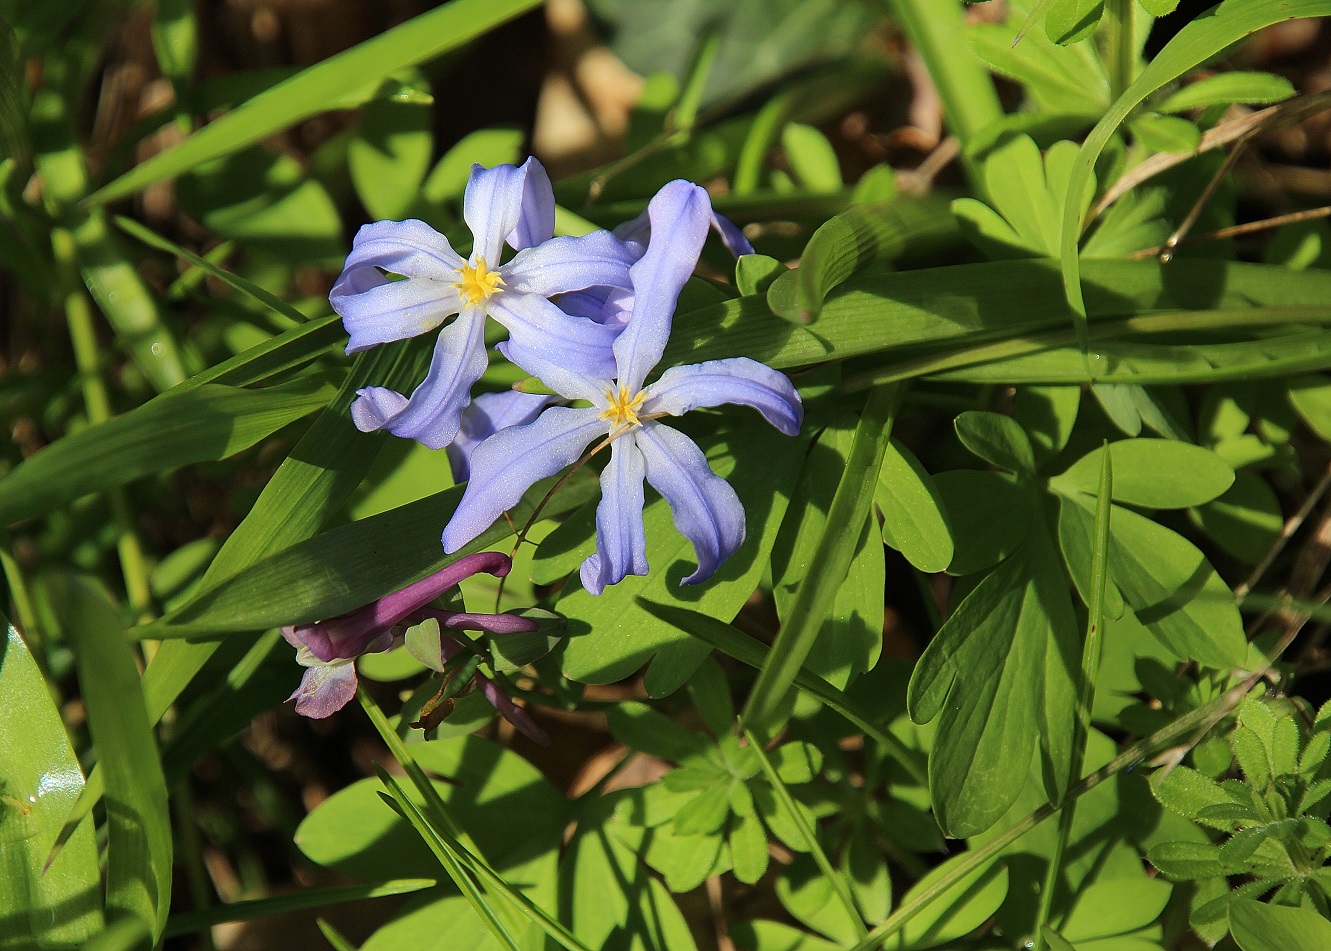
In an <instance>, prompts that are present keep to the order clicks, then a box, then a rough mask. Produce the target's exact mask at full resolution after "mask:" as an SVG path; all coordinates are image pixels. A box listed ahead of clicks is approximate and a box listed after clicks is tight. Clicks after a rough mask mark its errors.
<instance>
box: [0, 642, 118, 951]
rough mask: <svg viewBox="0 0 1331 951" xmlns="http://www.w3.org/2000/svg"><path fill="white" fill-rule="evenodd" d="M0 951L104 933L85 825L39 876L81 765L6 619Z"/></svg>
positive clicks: (1, 682) (75, 943)
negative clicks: (102, 931)
mask: <svg viewBox="0 0 1331 951" xmlns="http://www.w3.org/2000/svg"><path fill="white" fill-rule="evenodd" d="M0 697H4V702H3V703H0V750H3V751H4V754H3V767H2V772H0V796H2V797H3V800H0V951H27V949H29V948H43V949H51V951H78V949H80V948H82V947H83V946H84V944H85V942H87V941H88V940H89V939H90V938H91V937H92V936H93V935H94V934H96V933H97V932H99V931H101V929H102V878H101V873H100V872H99V870H98V863H97V842H96V839H95V837H94V835H93V828H92V820H90V819H89V820H85V821H84V822H83V823H82V824H81V825H80V826H79V829H78V832H77V833H76V834H75V835H74V836H73V838H72V839H71V840H70V841H69V844H68V845H67V846H66V847H65V849H64V851H63V852H62V853H61V854H60V855H59V856H58V857H57V858H56V860H55V861H54V862H52V863H51V867H50V868H48V869H45V870H43V867H42V866H43V864H44V863H45V862H46V855H47V852H48V851H49V849H50V847H51V843H52V842H53V841H55V838H56V835H57V834H58V833H59V832H60V828H61V826H62V825H63V824H64V820H65V816H66V815H67V814H68V813H69V810H70V808H71V807H72V806H73V804H74V802H75V800H76V799H78V795H79V790H81V789H82V788H83V773H82V772H81V771H80V769H79V763H78V760H77V759H75V758H74V751H73V750H72V749H70V746H69V737H68V736H67V735H66V734H65V726H64V724H63V723H62V722H61V721H60V712H59V711H58V710H57V709H56V706H55V702H54V701H53V699H52V697H51V692H50V689H49V688H48V687H47V685H46V680H45V678H43V677H42V673H41V671H40V670H39V669H38V667H37V664H36V662H35V661H34V660H33V658H32V654H31V653H29V651H28V645H27V644H25V643H24V642H23V638H22V637H21V636H20V635H19V632H18V631H17V630H16V629H15V628H14V627H12V626H9V625H8V623H7V622H6V632H5V640H4V641H3V642H0Z"/></svg>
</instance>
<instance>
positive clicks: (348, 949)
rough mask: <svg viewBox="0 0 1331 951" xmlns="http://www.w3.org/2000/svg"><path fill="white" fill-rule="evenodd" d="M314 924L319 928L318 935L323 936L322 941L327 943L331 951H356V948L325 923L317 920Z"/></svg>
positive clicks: (340, 933)
mask: <svg viewBox="0 0 1331 951" xmlns="http://www.w3.org/2000/svg"><path fill="white" fill-rule="evenodd" d="M315 923H316V924H318V926H319V933H320V934H322V935H323V936H324V940H325V941H327V942H328V944H329V945H330V946H331V947H332V949H333V951H356V946H355V945H354V944H352V943H351V942H350V941H348V940H347V938H346V936H345V935H344V934H342V932H340V931H338V930H337V929H336V928H334V927H333V926H332V925H331V924H329V923H328V922H327V921H324V920H323V919H322V918H319V919H316V922H315Z"/></svg>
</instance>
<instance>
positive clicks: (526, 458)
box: [443, 406, 606, 552]
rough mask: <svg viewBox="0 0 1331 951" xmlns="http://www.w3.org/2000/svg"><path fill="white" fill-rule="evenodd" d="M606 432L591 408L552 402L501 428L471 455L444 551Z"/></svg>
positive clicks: (463, 541) (471, 534)
mask: <svg viewBox="0 0 1331 951" xmlns="http://www.w3.org/2000/svg"><path fill="white" fill-rule="evenodd" d="M605 434H606V426H605V420H603V419H601V418H600V417H599V415H598V413H597V411H596V410H595V409H570V408H568V407H565V406H552V407H550V408H549V409H547V410H546V411H545V412H544V413H542V414H541V415H540V416H538V417H537V418H536V420H535V422H531V423H528V424H527V425H525V426H512V427H510V428H508V429H503V430H500V431H499V432H497V433H495V434H494V435H493V436H491V437H490V438H489V439H487V440H486V441H485V442H483V443H481V445H480V446H479V447H477V449H476V452H474V453H473V454H472V457H471V481H470V482H468V483H467V490H466V491H465V492H464V493H463V495H462V501H461V502H459V503H458V507H457V509H456V511H454V513H453V517H452V518H451V519H449V521H448V525H447V526H445V528H444V536H443V542H444V551H446V552H455V551H457V550H458V549H459V548H461V547H462V546H463V545H465V544H467V542H469V541H471V540H472V539H473V538H475V537H476V536H477V535H480V534H481V533H482V532H484V531H485V530H486V529H487V528H489V527H490V526H491V525H492V524H494V521H495V519H497V518H499V516H500V515H502V514H503V513H505V512H507V511H508V510H509V509H511V508H512V507H513V506H515V505H517V504H518V502H519V501H520V500H521V499H522V496H523V494H524V493H525V492H526V491H527V490H528V489H529V488H531V487H532V485H533V484H535V483H536V482H538V481H540V480H541V479H544V478H545V477H547V476H552V475H554V474H555V473H556V472H558V471H559V470H561V469H563V468H564V467H565V466H567V465H569V464H570V463H572V462H573V461H574V460H576V459H577V458H578V456H580V455H582V450H583V449H585V448H586V447H587V444H588V443H590V442H591V441H592V440H594V439H596V438H597V437H600V436H604V435H605Z"/></svg>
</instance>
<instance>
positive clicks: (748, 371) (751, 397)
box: [642, 357, 804, 436]
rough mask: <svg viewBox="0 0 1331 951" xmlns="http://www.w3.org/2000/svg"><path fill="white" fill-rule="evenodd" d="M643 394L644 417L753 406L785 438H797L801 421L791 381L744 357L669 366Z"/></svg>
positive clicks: (801, 408) (796, 396)
mask: <svg viewBox="0 0 1331 951" xmlns="http://www.w3.org/2000/svg"><path fill="white" fill-rule="evenodd" d="M647 394H648V395H647V399H646V400H645V401H644V402H643V407H642V409H643V412H644V413H669V414H670V415H671V416H682V415H684V414H685V413H687V412H688V411H689V410H693V409H701V408H703V407H707V406H720V405H721V404H722V403H736V404H739V405H741V406H751V407H753V408H754V409H756V410H757V411H758V412H760V413H762V415H763V418H764V419H766V420H767V421H768V422H769V423H771V424H772V425H773V426H775V427H776V428H777V429H779V430H780V431H781V432H783V433H785V434H786V435H787V436H795V435H798V433H799V431H800V424H801V422H803V420H804V407H803V406H802V405H801V403H800V398H799V394H798V393H796V392H795V386H794V384H792V383H791V382H790V378H789V377H787V376H786V375H785V374H784V373H781V372H779V371H777V370H773V369H772V368H771V367H769V366H767V365H765V364H762V363H759V362H758V361H757V360H750V359H749V358H748V357H733V358H731V359H729V360H708V361H707V362H706V363H695V364H692V365H690V366H682V367H671V368H670V369H669V370H666V371H665V373H662V374H661V378H660V379H659V380H657V381H656V382H655V383H653V384H652V385H651V386H649V387H647Z"/></svg>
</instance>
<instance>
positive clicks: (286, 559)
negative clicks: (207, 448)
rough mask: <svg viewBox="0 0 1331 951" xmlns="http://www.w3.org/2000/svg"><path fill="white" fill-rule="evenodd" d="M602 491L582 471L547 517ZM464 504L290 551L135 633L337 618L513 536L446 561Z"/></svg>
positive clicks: (485, 537) (446, 503)
mask: <svg viewBox="0 0 1331 951" xmlns="http://www.w3.org/2000/svg"><path fill="white" fill-rule="evenodd" d="M553 483H554V480H553V479H545V480H542V481H541V482H538V483H537V484H536V486H535V487H533V488H532V489H531V490H530V491H529V492H528V493H527V495H526V496H525V497H524V499H523V501H522V502H521V503H519V505H518V506H516V507H515V508H514V509H513V511H512V513H511V515H512V518H513V522H514V524H516V525H523V524H525V523H526V521H527V519H528V518H530V516H531V514H532V512H533V511H534V509H535V506H536V504H537V503H538V502H539V501H540V500H541V499H542V498H543V497H544V494H545V492H547V491H548V490H549V488H550V487H551V486H552V485H553ZM596 487H597V482H596V476H594V475H592V474H590V473H586V472H580V473H578V475H577V476H575V477H573V478H571V479H569V480H567V481H566V482H565V483H564V485H563V486H562V487H561V488H560V490H559V491H558V492H557V493H555V495H554V497H553V498H552V499H551V501H550V502H549V503H548V504H547V505H546V506H545V508H544V509H543V514H544V515H545V516H546V517H555V516H558V515H562V514H565V513H567V512H570V511H572V510H574V509H576V508H577V507H578V506H580V505H581V504H582V503H584V502H586V501H587V500H588V499H589V498H591V497H592V495H593V494H594V493H595V491H596ZM461 497H462V488H461V487H458V486H455V487H454V488H451V489H448V490H446V491H444V492H439V493H436V494H435V495H432V496H429V497H427V498H424V499H421V500H419V501H417V502H412V503H410V504H407V505H403V506H400V507H398V508H395V509H392V510H391V511H388V512H384V513H382V514H380V515H374V516H371V517H370V518H365V519H361V520H360V521H358V522H353V523H352V524H350V525H344V526H341V527H339V528H335V529H333V530H332V531H328V532H324V533H323V534H320V535H318V536H316V537H314V538H311V539H309V540H307V541H304V542H301V543H300V544H297V545H293V546H291V547H290V548H284V549H283V550H281V551H279V552H277V553H276V554H274V555H271V556H269V557H267V558H264V559H262V560H261V561H258V562H256V563H255V564H253V565H251V566H250V567H247V568H245V569H243V570H241V571H239V572H237V573H236V574H235V575H233V576H230V577H228V578H227V579H226V580H224V581H222V582H220V583H219V584H217V585H216V586H215V587H212V588H210V589H209V590H207V591H205V592H203V593H202V594H200V595H199V596H198V597H196V598H194V599H193V600H192V601H190V602H189V603H188V604H186V605H184V606H182V607H181V608H180V609H178V610H177V611H175V612H173V613H172V614H170V615H168V616H167V617H165V618H163V619H162V620H161V621H158V622H155V623H153V624H150V625H145V626H143V627H140V628H137V629H136V630H135V634H136V635H137V636H140V637H155V638H164V637H165V638H171V637H190V636H198V635H202V634H230V633H234V632H236V631H261V630H265V629H266V628H269V627H275V626H278V625H282V624H298V623H303V622H305V621H314V620H318V619H320V618H326V617H333V616H335V615H337V614H342V613H344V612H346V611H350V610H352V609H354V608H357V607H360V606H361V605H363V604H368V603H369V602H370V601H373V600H374V599H375V598H379V597H382V596H383V595H385V594H387V593H388V592H390V591H394V590H396V589H398V588H401V587H403V586H404V585H406V584H408V583H409V582H411V581H414V580H416V579H417V578H421V577H424V576H425V575H426V574H429V573H430V572H432V571H437V570H438V569H440V568H442V567H443V566H444V565H446V564H449V563H451V562H453V561H455V560H456V559H457V558H458V557H461V556H462V555H465V554H468V553H470V552H473V551H484V550H485V549H486V548H489V547H491V546H493V545H495V544H497V543H498V542H500V541H502V540H503V539H505V538H507V537H508V536H509V535H511V534H512V532H513V529H512V527H511V526H510V525H509V523H508V521H507V520H505V519H500V520H499V521H498V522H496V523H495V524H494V525H493V526H492V527H491V528H490V529H489V530H488V531H486V532H485V533H483V534H482V535H480V536H479V537H478V538H477V539H476V540H475V541H473V542H472V543H471V544H469V545H467V546H466V547H465V548H463V549H462V550H461V551H459V552H457V553H455V554H453V555H445V554H444V552H443V548H442V547H441V546H440V544H439V532H440V528H441V526H443V525H445V524H447V522H448V520H449V518H450V517H452V513H453V510H454V509H455V508H456V507H457V503H458V500H459V499H460V498H461Z"/></svg>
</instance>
